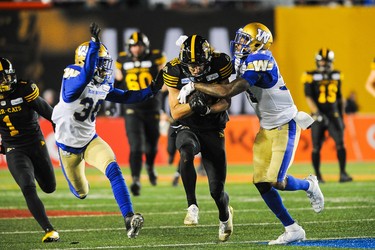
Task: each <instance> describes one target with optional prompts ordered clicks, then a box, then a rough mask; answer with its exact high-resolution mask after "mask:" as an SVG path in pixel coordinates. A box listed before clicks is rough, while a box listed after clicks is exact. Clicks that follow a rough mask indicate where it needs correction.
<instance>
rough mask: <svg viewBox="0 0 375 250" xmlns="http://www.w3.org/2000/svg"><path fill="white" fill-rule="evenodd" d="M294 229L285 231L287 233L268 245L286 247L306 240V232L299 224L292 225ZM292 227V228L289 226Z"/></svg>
mask: <svg viewBox="0 0 375 250" xmlns="http://www.w3.org/2000/svg"><path fill="white" fill-rule="evenodd" d="M291 226H292V227H293V229H287V228H286V229H285V232H284V233H283V234H282V235H280V236H279V238H277V239H276V240H271V241H270V242H268V245H286V244H289V243H292V242H296V241H303V240H306V233H305V230H303V228H302V227H301V226H299V225H298V224H297V223H294V224H293V225H291ZM289 227H290V226H289Z"/></svg>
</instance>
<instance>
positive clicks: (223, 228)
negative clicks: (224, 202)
mask: <svg viewBox="0 0 375 250" xmlns="http://www.w3.org/2000/svg"><path fill="white" fill-rule="evenodd" d="M228 210H229V218H228V220H227V221H226V222H222V221H220V225H219V240H220V241H227V240H228V239H229V236H231V235H232V233H233V208H232V207H231V206H229V207H228Z"/></svg>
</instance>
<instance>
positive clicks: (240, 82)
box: [194, 77, 249, 98]
mask: <svg viewBox="0 0 375 250" xmlns="http://www.w3.org/2000/svg"><path fill="white" fill-rule="evenodd" d="M194 87H195V89H196V90H199V91H201V92H203V93H206V94H208V95H210V96H213V97H217V98H225V97H232V96H235V95H238V94H239V93H241V92H244V91H246V89H247V88H248V87H249V83H248V82H247V81H246V80H245V79H243V78H242V77H239V78H237V79H235V80H234V81H232V82H231V83H229V84H216V83H215V84H205V83H196V84H195V85H194Z"/></svg>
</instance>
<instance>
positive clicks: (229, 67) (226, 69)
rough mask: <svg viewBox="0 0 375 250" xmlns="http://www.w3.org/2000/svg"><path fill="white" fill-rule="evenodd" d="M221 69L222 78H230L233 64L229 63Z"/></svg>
mask: <svg viewBox="0 0 375 250" xmlns="http://www.w3.org/2000/svg"><path fill="white" fill-rule="evenodd" d="M219 71H220V74H221V76H222V78H228V77H229V76H230V75H231V74H232V64H231V63H228V64H227V65H225V66H224V67H223V68H221V69H220V70H219Z"/></svg>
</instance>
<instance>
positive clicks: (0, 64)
mask: <svg viewBox="0 0 375 250" xmlns="http://www.w3.org/2000/svg"><path fill="white" fill-rule="evenodd" d="M16 84H17V76H16V70H15V69H14V68H13V65H12V63H11V62H10V61H9V60H8V59H6V58H3V57H1V58H0V95H1V96H3V97H6V96H7V95H9V94H10V93H12V92H13V91H14V89H15V88H16Z"/></svg>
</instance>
